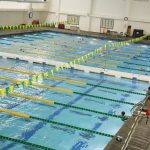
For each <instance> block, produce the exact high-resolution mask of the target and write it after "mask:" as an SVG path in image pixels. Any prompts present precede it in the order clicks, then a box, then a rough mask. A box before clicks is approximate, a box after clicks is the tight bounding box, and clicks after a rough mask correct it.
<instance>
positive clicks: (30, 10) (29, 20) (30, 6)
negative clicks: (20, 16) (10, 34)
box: [27, 3, 34, 24]
mask: <svg viewBox="0 0 150 150" xmlns="http://www.w3.org/2000/svg"><path fill="white" fill-rule="evenodd" d="M29 13H32V14H33V8H32V3H30V4H29V10H28V14H27V15H28V24H32V18H29ZM33 15H34V14H33ZM30 17H31V16H30Z"/></svg>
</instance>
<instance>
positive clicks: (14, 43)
mask: <svg viewBox="0 0 150 150" xmlns="http://www.w3.org/2000/svg"><path fill="white" fill-rule="evenodd" d="M106 42H112V41H108V40H104V39H99V38H90V37H81V36H75V35H69V34H60V33H51V32H40V33H33V34H23V35H15V36H10V37H3V38H0V46H1V47H0V52H7V53H15V54H21V55H27V56H32V57H37V58H45V59H54V60H58V61H63V62H68V61H70V60H73V59H75V58H79V57H81V56H82V55H85V54H87V53H88V52H91V51H93V50H95V49H98V48H101V47H102V46H103V44H104V43H106ZM149 54H150V46H149V45H142V44H131V45H129V46H126V47H120V48H119V49H116V50H113V51H112V50H107V51H106V52H104V53H102V54H99V55H95V56H94V58H90V59H88V61H87V62H86V63H83V62H82V63H81V64H82V65H87V66H94V67H99V68H107V69H113V70H118V71H123V72H130V73H136V74H145V75H149V74H150V61H149V58H150V57H149V56H148V55H149Z"/></svg>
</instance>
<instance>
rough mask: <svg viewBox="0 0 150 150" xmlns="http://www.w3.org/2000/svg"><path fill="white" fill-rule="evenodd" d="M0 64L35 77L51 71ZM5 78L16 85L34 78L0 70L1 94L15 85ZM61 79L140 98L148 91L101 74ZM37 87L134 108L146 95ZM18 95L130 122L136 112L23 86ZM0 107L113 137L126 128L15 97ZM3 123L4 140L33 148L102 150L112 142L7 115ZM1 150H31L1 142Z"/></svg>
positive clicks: (73, 74)
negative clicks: (15, 81)
mask: <svg viewBox="0 0 150 150" xmlns="http://www.w3.org/2000/svg"><path fill="white" fill-rule="evenodd" d="M0 64H1V67H3V68H11V69H13V70H23V71H27V72H33V73H40V72H45V71H47V70H49V69H52V68H53V67H50V66H46V65H39V64H30V63H27V62H21V61H15V60H6V59H0ZM4 77H5V78H9V79H13V80H24V79H28V78H30V77H31V75H28V74H24V73H19V72H12V71H9V70H1V72H0V79H1V80H0V86H1V88H3V87H6V86H8V85H10V84H11V82H9V81H7V80H4V79H2V78H4ZM57 77H59V78H61V77H65V78H68V79H72V80H76V81H82V82H87V83H91V84H97V85H101V86H109V87H112V88H113V87H115V88H118V89H123V90H128V91H133V92H140V93H145V89H147V87H148V84H147V83H143V82H138V81H134V80H133V81H132V80H125V79H117V78H114V77H108V76H103V75H100V74H92V73H83V72H80V71H75V70H74V71H73V70H65V71H64V72H62V73H60V74H58V75H57ZM39 84H43V85H47V86H53V87H57V88H58V87H59V88H63V89H68V90H73V91H78V92H82V93H87V94H91V95H96V96H101V97H105V98H112V99H117V100H120V101H125V102H132V103H138V102H139V101H141V100H142V99H143V98H144V95H137V94H132V93H126V92H121V91H116V90H110V89H104V88H100V87H93V86H89V85H79V84H76V83H73V82H66V81H62V80H53V79H47V80H44V81H43V82H40V83H39ZM15 93H20V94H23V95H30V96H33V97H38V98H43V99H47V100H53V101H55V102H60V103H63V104H69V105H72V106H78V107H82V108H88V109H91V110H97V111H101V112H105V113H108V114H116V115H120V114H121V112H122V111H125V112H126V115H128V116H131V112H130V110H131V108H132V107H133V105H129V104H123V103H119V102H112V101H106V100H104V99H97V98H93V97H88V96H83V95H80V94H79V95H78V94H75V93H65V92H60V91H55V90H46V89H43V88H39V87H36V86H31V87H29V88H25V89H23V88H22V87H21V86H20V87H18V88H16V89H15ZM0 107H3V108H7V109H11V110H13V111H17V112H20V113H25V114H28V115H32V116H37V117H40V118H45V119H50V120H54V121H57V122H61V123H66V124H69V125H74V126H77V127H82V128H86V129H91V130H94V131H99V132H104V133H107V134H111V135H115V134H116V133H117V131H118V130H119V129H120V128H121V127H122V125H123V124H124V121H122V120H121V119H120V118H115V117H111V116H106V115H101V114H96V113H93V112H88V111H84V110H78V109H74V108H69V107H64V106H59V105H47V104H44V103H40V102H35V101H32V100H27V99H24V98H19V97H14V96H7V97H5V98H3V99H1V103H0ZM0 118H1V124H0V135H4V136H9V137H14V138H17V139H22V140H26V141H28V142H31V143H35V144H39V145H42V146H46V147H50V148H54V149H57V150H102V149H104V147H105V146H106V145H107V143H108V142H109V141H110V140H111V138H110V137H106V136H101V135H95V134H92V133H88V132H84V131H79V130H76V129H72V128H69V127H63V126H60V125H54V124H49V123H45V122H42V121H37V120H32V119H22V118H19V117H14V116H10V115H7V114H4V113H1V114H0ZM0 149H2V150H6V149H12V150H20V149H21V150H27V149H30V147H27V146H25V145H22V144H18V143H14V142H9V141H6V140H2V141H0Z"/></svg>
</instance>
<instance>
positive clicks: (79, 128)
mask: <svg viewBox="0 0 150 150" xmlns="http://www.w3.org/2000/svg"><path fill="white" fill-rule="evenodd" d="M0 111H1V112H4V113H7V114H10V115H13V116H18V117H22V118H28V119H34V120H40V121H43V122H47V123H50V124H55V125H60V126H64V127H68V128H72V129H76V130H79V131H85V132H89V133H92V134H96V135H101V136H106V137H110V138H112V137H114V135H111V134H107V133H104V132H98V131H94V130H90V129H86V128H81V127H77V126H73V125H70V124H65V123H61V122H56V121H52V120H48V119H44V118H40V117H36V116H31V115H27V114H22V113H20V112H14V111H11V110H8V109H4V108H0Z"/></svg>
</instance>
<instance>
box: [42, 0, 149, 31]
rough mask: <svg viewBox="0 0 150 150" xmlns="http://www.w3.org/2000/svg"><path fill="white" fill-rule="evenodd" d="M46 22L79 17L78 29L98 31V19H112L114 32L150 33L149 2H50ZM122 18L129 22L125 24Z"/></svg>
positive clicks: (59, 0) (141, 0)
mask: <svg viewBox="0 0 150 150" xmlns="http://www.w3.org/2000/svg"><path fill="white" fill-rule="evenodd" d="M49 3H51V4H50V7H49V8H48V11H49V12H48V13H47V19H45V21H46V22H48V21H51V20H55V21H57V20H59V19H60V20H63V19H66V16H67V14H74V15H79V16H80V24H79V26H80V29H81V30H85V31H93V32H99V31H100V18H101V17H106V18H113V19H114V20H115V23H114V29H113V30H114V31H117V32H119V33H120V32H126V29H127V26H128V25H131V26H132V29H134V28H136V29H144V31H145V33H150V28H149V26H150V19H149V10H150V1H149V0H50V2H49ZM124 17H128V18H129V21H128V22H125V21H124Z"/></svg>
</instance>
